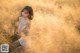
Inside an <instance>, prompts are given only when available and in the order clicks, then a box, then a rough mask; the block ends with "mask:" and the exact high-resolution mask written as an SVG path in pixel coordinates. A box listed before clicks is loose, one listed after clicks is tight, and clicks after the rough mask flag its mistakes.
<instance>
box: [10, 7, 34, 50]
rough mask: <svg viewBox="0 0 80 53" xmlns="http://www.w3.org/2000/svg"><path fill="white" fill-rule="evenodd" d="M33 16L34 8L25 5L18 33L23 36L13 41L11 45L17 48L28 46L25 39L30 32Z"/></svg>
mask: <svg viewBox="0 0 80 53" xmlns="http://www.w3.org/2000/svg"><path fill="white" fill-rule="evenodd" d="M32 17H33V9H32V7H30V6H25V7H24V8H23V9H22V11H21V15H20V17H19V23H18V26H17V33H18V34H19V36H20V37H21V38H20V39H18V40H17V41H15V42H13V43H12V44H11V45H10V47H11V48H14V49H15V48H17V47H19V46H24V47H25V46H26V41H25V39H24V37H25V36H27V35H28V33H29V28H30V22H31V20H32Z"/></svg>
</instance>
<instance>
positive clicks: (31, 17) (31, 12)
mask: <svg viewBox="0 0 80 53" xmlns="http://www.w3.org/2000/svg"><path fill="white" fill-rule="evenodd" d="M24 10H27V11H28V12H29V19H30V20H32V19H33V9H32V7H30V6H25V7H24V8H23V9H22V11H21V13H22V12H23V11H24Z"/></svg>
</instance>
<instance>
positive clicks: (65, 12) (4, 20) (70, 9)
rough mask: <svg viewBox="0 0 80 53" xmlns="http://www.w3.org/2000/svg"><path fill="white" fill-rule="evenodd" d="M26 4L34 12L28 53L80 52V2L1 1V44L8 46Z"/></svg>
mask: <svg viewBox="0 0 80 53" xmlns="http://www.w3.org/2000/svg"><path fill="white" fill-rule="evenodd" d="M26 5H29V6H32V8H33V10H34V19H33V20H32V21H31V28H30V33H29V36H27V37H26V41H27V42H28V47H29V52H27V53H80V0H0V44H3V43H10V37H11V36H12V35H13V34H14V29H15V24H14V23H15V22H16V19H17V18H18V16H19V14H20V11H21V10H22V8H23V7H24V6H26ZM26 50H27V49H26ZM13 53H20V52H19V51H15V52H13ZM22 53H26V52H22Z"/></svg>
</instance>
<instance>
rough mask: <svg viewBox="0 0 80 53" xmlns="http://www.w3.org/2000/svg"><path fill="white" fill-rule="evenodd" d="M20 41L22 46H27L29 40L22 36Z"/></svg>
mask: <svg viewBox="0 0 80 53" xmlns="http://www.w3.org/2000/svg"><path fill="white" fill-rule="evenodd" d="M19 43H20V44H21V45H22V46H24V47H26V45H27V42H26V40H24V38H23V37H21V38H20V39H19Z"/></svg>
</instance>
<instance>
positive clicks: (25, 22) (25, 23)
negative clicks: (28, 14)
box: [18, 17, 30, 31]
mask: <svg viewBox="0 0 80 53" xmlns="http://www.w3.org/2000/svg"><path fill="white" fill-rule="evenodd" d="M29 23H30V20H29V19H28V18H24V17H19V25H18V30H20V31H23V30H25V29H29Z"/></svg>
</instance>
